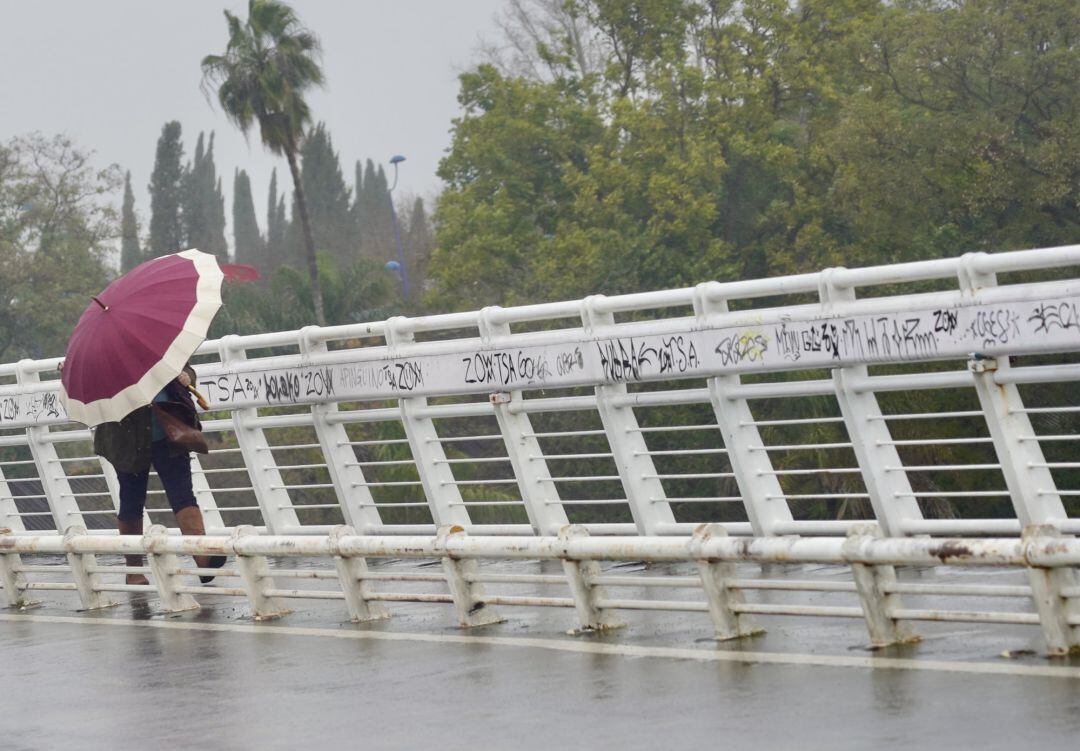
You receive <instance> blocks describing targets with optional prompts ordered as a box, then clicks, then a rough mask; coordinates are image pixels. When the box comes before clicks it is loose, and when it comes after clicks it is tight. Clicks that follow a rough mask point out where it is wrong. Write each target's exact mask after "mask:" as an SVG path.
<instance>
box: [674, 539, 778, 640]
mask: <svg viewBox="0 0 1080 751" xmlns="http://www.w3.org/2000/svg"><path fill="white" fill-rule="evenodd" d="M711 537H727V530H726V529H724V527H723V526H721V525H719V524H700V525H698V527H697V529H695V530H694V536H693V537H692V538H691V540H690V549H691V551H693V552H694V556H695V558H697V566H698V575H699V576H700V577H701V587H702V589H703V590H704V591H705V601H706V602H707V603H708V604H709V615H710V616H712V621H713V627H714V628H715V629H716V638H717V640H718V641H726V640H728V639H738V638H739V637H742V636H754V635H757V634H762V633H765V629H763V628H757V627H756V626H755V624H754V619H753V616H751V615H749V614H748V613H739V612H737V611H736V610H735V606H738V605H741V604H742V603H743V596H742V592H741V591H739V590H737V589H732V588H731V587H730V586H728V580H729V579H734V578H735V564H734V563H732V562H731V561H716V560H710V559H708V558H703V557H702V556H701V555H700V551H701V547H702V545H703V544H704V543H705V542H706V541H707V540H708V539H709V538H711Z"/></svg>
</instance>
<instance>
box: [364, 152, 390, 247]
mask: <svg viewBox="0 0 1080 751" xmlns="http://www.w3.org/2000/svg"><path fill="white" fill-rule="evenodd" d="M357 172H358V173H359V165H357ZM354 213H355V215H356V216H357V218H358V222H359V228H360V247H361V248H362V249H363V253H364V256H366V257H367V258H371V259H373V260H375V261H386V260H388V259H391V258H396V257H397V248H396V247H395V245H394V227H393V218H392V217H391V215H390V192H389V190H388V185H387V182H386V172H385V171H384V170H383V168H382V166H381V165H380V166H379V167H378V168H376V167H375V163H374V162H372V161H371V160H370V159H368V160H367V163H366V164H365V165H364V177H363V181H362V185H361V187H360V188H359V192H358V193H357V196H356V207H355V212H354Z"/></svg>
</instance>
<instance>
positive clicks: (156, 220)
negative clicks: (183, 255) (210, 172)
mask: <svg viewBox="0 0 1080 751" xmlns="http://www.w3.org/2000/svg"><path fill="white" fill-rule="evenodd" d="M183 160H184V144H183V142H182V141H181V128H180V123H178V122H177V121H175V120H172V121H170V122H167V123H165V125H164V126H163V127H162V128H161V136H160V137H159V138H158V142H157V151H156V153H155V155H154V171H153V172H151V173H150V239H149V241H148V247H147V253H148V255H149V256H150V257H151V258H154V257H156V256H163V255H166V254H168V253H175V252H176V251H178V250H183V249H184V224H183V220H182V216H181V205H182V204H183V198H184V165H183Z"/></svg>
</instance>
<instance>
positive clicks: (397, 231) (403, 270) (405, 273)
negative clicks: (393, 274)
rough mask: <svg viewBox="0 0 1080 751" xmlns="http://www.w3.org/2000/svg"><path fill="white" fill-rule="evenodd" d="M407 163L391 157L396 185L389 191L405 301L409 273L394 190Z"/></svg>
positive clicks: (398, 267)
mask: <svg viewBox="0 0 1080 751" xmlns="http://www.w3.org/2000/svg"><path fill="white" fill-rule="evenodd" d="M404 161H405V157H403V156H402V155H401V154H395V155H394V156H392V157H390V164H392V165H394V184H393V185H391V186H390V190H389V191H388V193H389V195H390V219H391V220H392V221H393V224H394V242H395V243H396V244H397V269H396V271H397V272H398V276H399V277H401V291H402V293H403V294H404V295H405V299H406V300H408V299H409V272H408V270H407V269H406V268H405V251H404V250H403V249H402V247H401V230H400V229H398V221H397V212H396V211H395V210H394V188H396V187H397V181H398V165H399V164H401V163H402V162H404ZM392 263H393V261H391V262H390V263H388V264H386V266H387V268H391V269H392V268H393V266H392V265H391V264H392Z"/></svg>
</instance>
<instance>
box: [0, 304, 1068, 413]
mask: <svg viewBox="0 0 1080 751" xmlns="http://www.w3.org/2000/svg"><path fill="white" fill-rule="evenodd" d="M954 299H956V300H957V302H956V303H955V304H952V305H935V306H931V307H927V308H925V309H921V310H920V309H918V308H915V309H902V310H897V311H895V312H883V313H867V314H862V315H844V314H842V313H839V314H836V313H832V314H831V313H830V312H829V311H827V310H823V309H819V310H818V311H817V312H816V314H814V315H811V316H806V315H804V316H802V317H795V316H788V315H785V314H784V313H783V311H780V310H769V311H757V312H756V313H751V312H745V313H742V314H738V313H736V314H718V315H719V316H721V317H720V318H717V319H714V320H716V321H717V322H718V323H723V322H724V321H730V320H731V319H732V317H740V316H741V317H742V318H743V319H745V320H746V321H747V323H746V324H745V325H741V324H735V325H710V321H709V320H708V319H706V320H701V319H697V318H680V319H673V320H669V321H650V322H642V323H640V324H626V325H623V326H618V327H615V328H614V329H612V331H613V332H618V334H617V335H616V334H614V333H613V334H612V335H609V336H605V335H604V333H605V332H604V330H603V329H599V330H594V331H593V332H592V334H587V333H586V332H585V331H584V330H579V331H578V332H577V335H576V336H575V335H573V334H572V333H569V332H566V331H561V332H559V333H558V334H557V335H556V334H552V339H551V340H550V341H549V342H547V343H539V344H535V343H534V344H529V345H528V346H513V347H511V346H504V347H498V346H495V347H490V346H488V347H484V346H480V345H478V343H477V340H475V339H469V340H463V341H462V342H461V344H460V348H454V346H453V343H452V342H442V343H441V344H442V346H441V347H440V351H439V352H438V353H436V354H425V353H424V350H423V347H422V346H421V345H416V346H414V347H412V348H411V350H410V351H409V353H408V354H405V353H402V354H400V355H397V356H394V355H390V354H388V353H387V352H386V350H379V351H377V352H373V351H372V350H364V349H357V350H337V351H334V352H331V353H328V354H327V355H325V356H324V357H323V360H324V361H323V362H318V361H316V362H313V361H312V360H311V359H302V358H300V357H299V356H297V357H296V358H295V365H292V366H288V365H285V366H283V367H282V366H276V367H260V362H259V360H257V359H250V360H242V361H238V362H236V363H233V364H228V365H226V364H207V365H203V366H200V367H199V386H200V389H201V390H202V391H203V393H204V395H205V396H206V397H207V399H208V400H209V401H210V403H211V405H212V406H213V407H216V408H218V409H237V408H246V407H260V406H268V405H270V406H272V405H291V404H311V403H317V402H324V401H348V400H365V399H372V400H382V399H395V398H400V397H403V396H431V395H449V394H467V393H484V392H486V391H490V390H494V389H498V390H514V389H545V388H566V387H574V386H597V385H603V384H623V383H636V382H643V381H655V380H663V379H670V378H691V377H699V378H700V377H708V376H712V375H725V374H735V373H749V372H768V371H781V370H788V369H793V368H829V367H838V366H845V365H856V364H873V363H890V362H907V361H919V360H931V359H961V358H966V357H968V356H970V355H972V354H974V353H978V354H981V355H983V356H987V357H992V356H995V355H1012V354H1028V353H1037V352H1046V351H1054V350H1058V351H1067V350H1072V349H1078V348H1080V312H1078V307H1077V306H1078V305H1080V301H1078V300H1076V299H1074V298H1072V297H1059V298H1053V299H1039V300H1018V301H1007V302H995V303H994V304H978V303H975V302H972V301H969V300H964V299H958V298H954ZM875 302H877V301H875ZM902 302H903V299H902V298H896V299H895V300H894V301H893V304H894V305H896V306H897V307H900V306H901V305H902ZM852 305H855V303H852ZM803 310H805V309H803ZM766 316H769V317H768V318H767V317H766ZM657 329H662V330H661V331H657ZM664 329H666V330H664ZM623 331H633V332H634V334H633V335H622V333H621V332H623ZM511 341H512V339H511ZM533 341H536V339H535V338H534V339H533ZM447 345H449V346H447ZM283 359H284V358H280V357H277V358H274V363H275V364H276V365H280V364H281V363H282V361H283ZM285 362H288V360H285ZM41 388H42V384H35V390H34V391H30V392H23V393H19V392H18V391H17V389H15V388H13V387H11V386H7V387H3V390H4V392H5V393H4V394H3V395H2V396H0V427H26V426H32V425H36V424H42V423H58V422H62V421H64V420H65V419H66V416H65V415H64V412H63V409H62V407H61V406H60V403H59V400H58V399H57V394H56V392H55V391H45V390H41Z"/></svg>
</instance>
